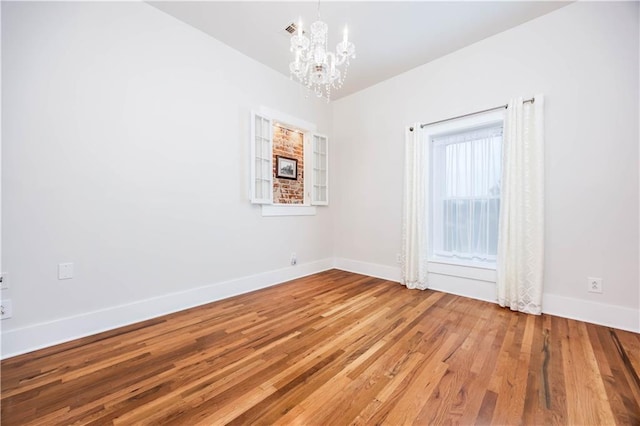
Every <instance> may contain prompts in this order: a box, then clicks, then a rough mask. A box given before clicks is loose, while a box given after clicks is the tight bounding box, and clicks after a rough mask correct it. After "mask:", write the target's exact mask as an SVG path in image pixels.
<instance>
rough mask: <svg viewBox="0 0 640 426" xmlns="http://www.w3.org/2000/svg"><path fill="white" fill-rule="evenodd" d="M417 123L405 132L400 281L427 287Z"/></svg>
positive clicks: (423, 153) (424, 160) (423, 173)
mask: <svg viewBox="0 0 640 426" xmlns="http://www.w3.org/2000/svg"><path fill="white" fill-rule="evenodd" d="M421 135H422V131H421V128H420V124H416V125H414V126H413V127H408V128H407V129H406V132H405V170H404V211H403V220H402V255H401V256H402V259H401V267H402V283H403V284H404V285H406V286H407V287H408V288H417V289H420V290H424V289H426V288H427V256H428V254H427V241H428V239H427V220H428V219H427V217H428V215H427V176H428V173H427V170H428V152H429V150H428V149H427V148H428V147H427V146H425V143H424V141H422V137H421Z"/></svg>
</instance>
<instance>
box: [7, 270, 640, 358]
mask: <svg viewBox="0 0 640 426" xmlns="http://www.w3.org/2000/svg"><path fill="white" fill-rule="evenodd" d="M332 267H334V268H336V269H340V270H343V271H348V272H354V273H358V274H363V275H369V276H372V277H376V278H381V279H385V280H389V281H395V282H400V268H399V267H393V266H388V265H379V264H375V263H369V262H362V261H357V260H351V259H344V258H335V259H323V260H319V261H315V262H310V263H304V264H299V265H297V266H295V267H288V268H283V269H277V270H273V271H268V272H265V273H261V274H256V275H251V276H246V277H241V278H237V279H234V280H229V281H224V282H219V283H215V284H211V285H207V286H203V287H198V288H194V289H191V290H187V291H183V292H178V293H171V294H166V295H162V296H158V297H154V298H150V299H145V300H141V301H137V302H134V303H129V304H126V305H120V306H115V307H111V308H107V309H103V310H99V311H93V312H88V313H85V314H82V315H76V316H73V317H67V318H61V319H57V320H54V321H50V322H46V323H40V324H34V325H31V326H28V327H23V328H19V329H15V330H6V331H4V330H3V332H2V349H1V354H2V355H1V358H2V359H4V358H9V357H12V356H15V355H20V354H23V353H27V352H31V351H34V350H37V349H42V348H45V347H49V346H53V345H56V344H59V343H64V342H68V341H70V340H74V339H78V338H81V337H86V336H90V335H92V334H96V333H100V332H103V331H107V330H112V329H114V328H118V327H122V326H125V325H129V324H134V323H136V322H140V321H144V320H147V319H151V318H155V317H159V316H162V315H166V314H170V313H173V312H177V311H181V310H184V309H188V308H192V307H194V306H199V305H203V304H206V303H210V302H214V301H216V300H221V299H225V298H228V297H232V296H236V295H238V294H243V293H248V292H250V291H254V290H259V289H261V288H265V287H270V286H272V285H275V284H280V283H283V282H285V281H289V280H293V279H296V278H301V277H304V276H307V275H311V274H315V273H317V272H322V271H326V270H328V269H331V268H332ZM431 281H432V282H431V286H430V288H431V289H433V290H438V291H443V292H446V293H451V294H456V295H460V296H464V297H469V298H472V299H478V300H484V301H488V302H494V303H495V285H494V284H493V283H489V282H486V281H475V280H470V279H468V278H457V277H452V276H448V275H434V276H433V277H432V280H431ZM543 312H544V313H545V314H550V315H556V316H559V317H564V318H571V319H576V320H580V321H585V322H589V323H594V324H600V325H604V326H608V327H613V328H618V329H621V330H628V331H633V332H636V333H638V332H640V311H638V310H635V309H632V308H627V307H622V306H616V305H608V304H604V303H595V302H591V301H587V300H581V299H574V298H569V297H564V296H559V295H555V294H545V295H544V296H543Z"/></svg>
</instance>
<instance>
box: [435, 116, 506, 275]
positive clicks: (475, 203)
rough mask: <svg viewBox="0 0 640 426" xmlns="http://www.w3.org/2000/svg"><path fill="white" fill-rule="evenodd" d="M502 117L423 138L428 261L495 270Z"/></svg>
mask: <svg viewBox="0 0 640 426" xmlns="http://www.w3.org/2000/svg"><path fill="white" fill-rule="evenodd" d="M502 114H503V112H501V113H500V115H495V114H494V115H492V117H493V120H486V118H487V117H485V120H481V121H484V122H478V120H475V121H476V123H475V125H474V124H473V123H469V122H467V123H464V122H463V123H455V124H453V125H451V124H449V125H448V126H447V127H448V128H445V127H444V126H443V127H442V128H440V129H438V128H435V129H432V130H431V131H430V132H429V136H430V137H429V139H428V140H429V142H430V153H429V154H430V161H431V164H430V166H431V167H430V169H431V175H430V182H431V184H430V199H429V202H430V219H431V220H430V225H431V226H430V235H431V244H430V247H431V253H430V258H431V260H432V261H441V262H446V263H462V264H467V265H476V266H487V267H495V262H496V257H497V247H498V221H499V216H500V180H501V175H502V128H503V121H502ZM496 118H498V120H497V121H496ZM434 130H435V131H434Z"/></svg>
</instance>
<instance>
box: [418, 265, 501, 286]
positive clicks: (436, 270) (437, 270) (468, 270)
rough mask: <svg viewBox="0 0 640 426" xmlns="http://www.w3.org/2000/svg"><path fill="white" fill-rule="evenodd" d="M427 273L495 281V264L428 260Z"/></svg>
mask: <svg viewBox="0 0 640 426" xmlns="http://www.w3.org/2000/svg"><path fill="white" fill-rule="evenodd" d="M428 269H429V273H432V274H439V275H449V276H452V277H460V278H469V279H472V280H478V281H487V282H492V283H495V282H496V269H495V266H490V265H482V266H479V265H474V266H470V265H464V264H460V263H453V262H444V261H442V260H439V259H438V260H430V261H429V264H428Z"/></svg>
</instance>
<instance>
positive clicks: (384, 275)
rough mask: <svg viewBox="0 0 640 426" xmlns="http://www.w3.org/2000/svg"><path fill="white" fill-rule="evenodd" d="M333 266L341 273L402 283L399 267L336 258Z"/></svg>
mask: <svg viewBox="0 0 640 426" xmlns="http://www.w3.org/2000/svg"><path fill="white" fill-rule="evenodd" d="M333 266H334V267H335V268H336V269H340V270H341V271H347V272H354V273H356V274H362V275H369V276H370V277H376V278H381V279H383V280H389V281H395V282H397V283H399V282H400V268H399V267H397V266H395V267H394V266H387V265H378V264H376V263H368V262H361V261H359V260H351V259H344V258H341V257H336V258H334V259H333Z"/></svg>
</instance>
